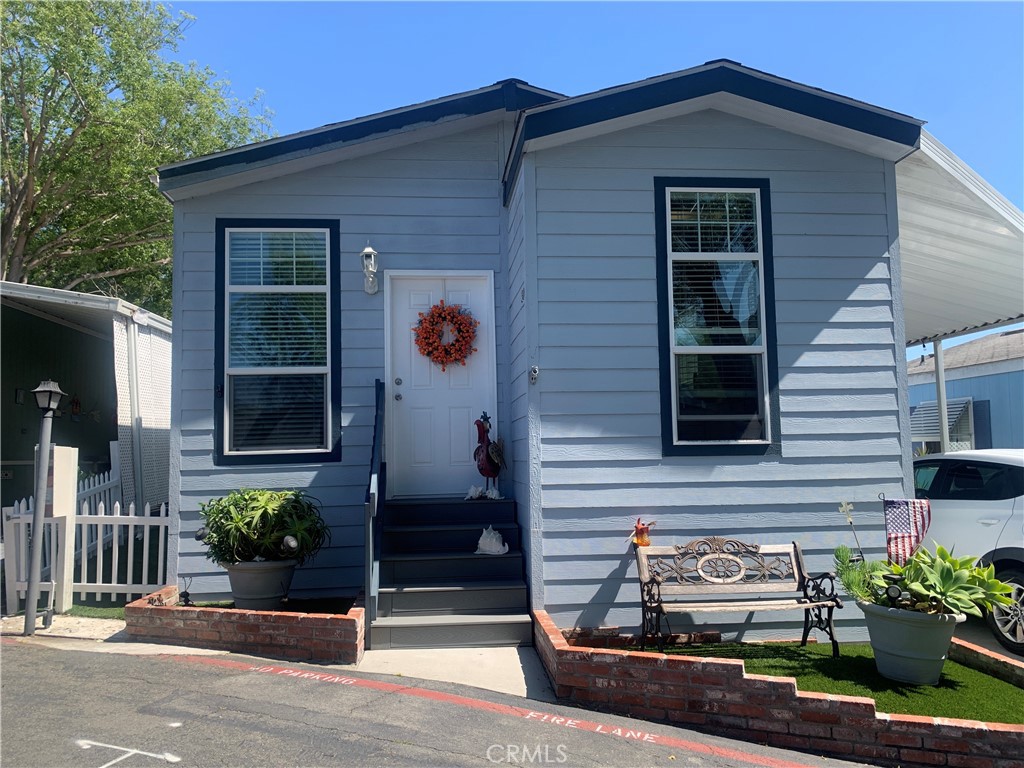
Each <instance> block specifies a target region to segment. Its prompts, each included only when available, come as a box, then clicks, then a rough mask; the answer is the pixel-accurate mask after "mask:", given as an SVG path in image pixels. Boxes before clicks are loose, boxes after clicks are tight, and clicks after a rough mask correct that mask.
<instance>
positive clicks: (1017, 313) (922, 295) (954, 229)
mask: <svg viewBox="0 0 1024 768" xmlns="http://www.w3.org/2000/svg"><path fill="white" fill-rule="evenodd" d="M896 194H897V206H898V211H899V225H900V264H901V268H902V282H903V308H904V314H905V322H906V338H907V345H908V346H911V345H913V344H923V343H926V342H934V341H937V340H941V339H948V338H951V337H954V336H960V335H963V334H965V333H970V332H972V331H979V330H982V329H985V328H995V327H998V326H1001V325H1009V324H1010V323H1014V322H1019V321H1020V320H1022V319H1024V214H1022V213H1021V211H1020V209H1018V208H1017V207H1016V206H1015V205H1014V204H1013V203H1011V202H1010V201H1009V200H1007V199H1006V198H1005V197H1004V196H1003V195H1001V194H1000V193H999V192H997V191H996V190H995V189H994V188H993V187H992V186H991V185H990V184H989V183H988V182H986V181H985V180H984V179H982V178H981V177H980V176H979V175H978V174H977V173H975V172H974V171H973V170H971V169H970V168H969V167H968V166H967V165H966V164H965V163H964V162H963V161H962V160H960V158H958V157H957V156H956V155H954V154H953V153H952V152H950V151H949V150H948V149H947V148H946V147H944V146H943V145H942V144H941V143H939V142H938V141H937V140H936V139H935V137H934V136H932V135H930V134H929V133H928V132H927V131H921V148H920V149H919V150H918V151H916V152H914V153H912V154H911V155H908V156H907V157H906V158H904V159H903V160H901V161H900V162H899V163H897V165H896Z"/></svg>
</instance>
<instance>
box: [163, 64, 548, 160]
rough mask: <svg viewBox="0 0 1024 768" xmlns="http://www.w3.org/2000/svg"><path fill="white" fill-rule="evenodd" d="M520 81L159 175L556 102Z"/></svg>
mask: <svg viewBox="0 0 1024 768" xmlns="http://www.w3.org/2000/svg"><path fill="white" fill-rule="evenodd" d="M524 85H527V84H526V83H524V82H523V81H522V80H504V81H502V82H500V83H495V84H494V85H493V86H491V87H489V88H486V89H484V90H481V91H473V92H470V93H466V94H463V95H456V96H453V97H451V98H449V99H445V100H441V101H434V102H429V103H427V104H424V105H422V106H418V107H409V108H407V109H402V110H399V111H397V112H393V113H391V114H387V115H384V116H381V117H378V118H373V117H370V118H367V119H364V120H360V121H358V122H349V123H344V124H341V125H338V126H336V127H334V128H327V129H324V130H322V131H315V132H313V133H308V134H305V135H302V136H296V137H295V138H292V139H287V138H286V139H284V140H282V141H277V142H273V143H268V144H257V145H254V146H252V147H251V148H249V149H243V150H241V151H238V152H232V153H225V154H218V155H211V156H210V157H207V158H205V159H198V160H196V161H194V162H187V163H182V164H181V165H177V166H174V167H171V168H164V169H161V170H160V172H159V173H160V178H161V180H166V179H174V178H178V177H182V176H189V175H191V174H194V173H203V172H207V171H214V170H217V169H221V168H228V167H230V166H235V165H246V164H248V163H257V162H260V161H263V160H271V159H273V158H275V157H280V156H282V155H289V154H292V153H293V152H301V151H303V150H309V149H315V148H317V147H321V146H326V145H330V144H338V143H342V142H347V141H358V140H360V139H366V138H369V137H371V136H374V135H376V134H380V133H387V132H388V131H395V130H399V129H401V128H405V127H406V126H409V125H415V124H417V123H432V122H437V121H439V120H443V119H445V118H446V117H452V116H454V115H482V114H485V113H487V112H494V111H496V110H500V109H504V110H506V111H508V112H518V111H519V110H522V109H528V108H530V107H535V106H537V105H539V104H547V103H548V102H551V101H554V100H555V98H556V97H555V96H554V95H548V94H545V93H542V92H538V91H537V90H534V89H532V88H524V87H523V86H524Z"/></svg>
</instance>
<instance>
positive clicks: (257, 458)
mask: <svg viewBox="0 0 1024 768" xmlns="http://www.w3.org/2000/svg"><path fill="white" fill-rule="evenodd" d="M239 228H243V229H289V228H294V229H308V228H317V229H326V230H328V237H329V240H330V250H331V253H330V262H329V268H328V286H329V291H330V302H331V324H332V326H333V330H335V331H336V329H338V328H340V320H339V318H340V317H341V225H340V223H339V222H338V220H337V219H217V221H216V224H215V227H214V231H215V235H214V237H215V238H216V244H215V247H214V253H215V254H216V298H215V305H214V331H213V332H214V363H213V366H214V371H213V376H214V379H213V384H214V398H213V441H214V449H213V463H214V464H215V465H217V466H251V465H259V464H326V463H330V462H339V461H341V345H340V344H339V342H338V333H336V332H334V333H332V334H331V339H332V342H331V349H330V350H329V354H330V361H331V393H330V398H331V402H330V414H331V437H330V439H331V450H330V451H329V452H326V451H310V452H308V453H304V452H289V453H279V454H277V453H274V454H266V453H261V454H259V455H255V454H248V455H247V454H226V453H225V452H224V430H225V428H226V425H225V424H224V397H225V396H226V388H227V380H226V377H225V373H224V365H225V364H224V360H225V348H224V308H225V303H226V288H227V285H226V282H225V281H226V272H227V252H226V244H225V237H224V233H225V230H227V229H239Z"/></svg>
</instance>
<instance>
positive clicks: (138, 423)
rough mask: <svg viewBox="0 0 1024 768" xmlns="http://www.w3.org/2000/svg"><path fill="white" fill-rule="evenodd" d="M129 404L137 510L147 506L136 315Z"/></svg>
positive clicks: (132, 331) (131, 329) (132, 329)
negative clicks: (143, 479) (143, 468)
mask: <svg viewBox="0 0 1024 768" xmlns="http://www.w3.org/2000/svg"><path fill="white" fill-rule="evenodd" d="M127 326H128V327H127V331H128V402H129V404H130V408H131V420H132V422H131V423H132V458H133V461H134V464H135V472H134V475H135V509H136V513H138V512H140V511H141V510H142V509H143V508H144V507H145V505H146V497H145V496H144V495H143V493H144V491H145V488H144V487H143V481H142V474H143V473H142V415H141V412H140V411H141V409H140V408H139V350H138V343H139V326H138V318H136V317H135V316H134V315H133V316H130V317H129V318H128V323H127Z"/></svg>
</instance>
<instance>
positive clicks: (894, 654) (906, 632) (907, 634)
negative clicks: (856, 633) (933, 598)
mask: <svg viewBox="0 0 1024 768" xmlns="http://www.w3.org/2000/svg"><path fill="white" fill-rule="evenodd" d="M857 605H858V606H860V609H861V610H862V611H864V619H865V621H866V622H867V625H868V636H869V637H870V638H871V649H872V650H873V651H874V654H875V667H877V668H878V674H880V675H882V677H887V678H889V679H890V680H897V681H899V682H901V683H912V684H914V685H936V684H938V682H939V677H940V676H941V675H942V667H943V665H944V664H945V663H946V654H947V653H948V652H949V644H950V642H951V641H952V640H953V630H955V629H956V625H957V624H960V623H961V622H963V621H965V620H966V619H967V617H966V616H965V615H964V614H962V613H940V614H935V613H920V612H918V611H904V610H902V609H900V608H886V607H884V606H881V605H875V604H873V603H864V602H860V601H858V602H857Z"/></svg>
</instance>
